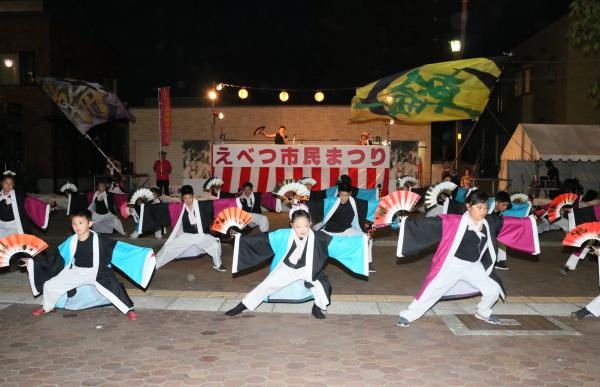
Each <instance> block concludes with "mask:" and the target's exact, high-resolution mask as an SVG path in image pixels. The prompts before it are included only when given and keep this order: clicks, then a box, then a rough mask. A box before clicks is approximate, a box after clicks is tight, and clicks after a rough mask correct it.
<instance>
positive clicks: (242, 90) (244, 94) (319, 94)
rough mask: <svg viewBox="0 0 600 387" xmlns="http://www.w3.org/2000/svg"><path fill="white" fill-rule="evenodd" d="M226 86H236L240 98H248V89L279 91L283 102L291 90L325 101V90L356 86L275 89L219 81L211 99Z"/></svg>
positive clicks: (209, 93) (348, 88)
mask: <svg viewBox="0 0 600 387" xmlns="http://www.w3.org/2000/svg"><path fill="white" fill-rule="evenodd" d="M226 87H230V88H236V89H239V90H238V93H237V94H238V97H239V98H240V99H246V98H248V97H249V96H250V92H249V91H248V90H267V91H279V100H280V101H281V102H287V101H288V100H289V99H290V94H289V92H291V91H295V92H314V93H315V94H314V99H315V101H317V102H323V101H324V100H325V93H324V92H323V91H327V90H330V91H333V90H355V88H354V87H346V88H335V89H274V88H269V87H250V86H242V85H232V84H228V83H219V84H217V85H216V86H215V88H214V89H213V90H210V91H209V92H208V97H209V99H211V100H214V99H215V98H216V91H221V90H223V89H224V88H226ZM215 90H216V91H215Z"/></svg>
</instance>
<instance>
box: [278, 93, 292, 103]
mask: <svg viewBox="0 0 600 387" xmlns="http://www.w3.org/2000/svg"><path fill="white" fill-rule="evenodd" d="M279 99H280V100H281V102H286V101H287V100H288V99H290V95H289V94H288V93H287V91H285V90H283V91H282V92H281V93H279Z"/></svg>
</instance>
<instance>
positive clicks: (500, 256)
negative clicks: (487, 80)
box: [496, 244, 506, 262]
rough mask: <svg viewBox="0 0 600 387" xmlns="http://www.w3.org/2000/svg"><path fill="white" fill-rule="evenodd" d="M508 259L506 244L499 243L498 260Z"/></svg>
mask: <svg viewBox="0 0 600 387" xmlns="http://www.w3.org/2000/svg"><path fill="white" fill-rule="evenodd" d="M502 261H506V246H504V245H500V244H498V256H497V257H496V262H502Z"/></svg>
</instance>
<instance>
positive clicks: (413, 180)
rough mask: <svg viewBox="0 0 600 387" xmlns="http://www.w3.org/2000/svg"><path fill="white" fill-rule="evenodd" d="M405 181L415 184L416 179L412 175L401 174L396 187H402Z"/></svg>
mask: <svg viewBox="0 0 600 387" xmlns="http://www.w3.org/2000/svg"><path fill="white" fill-rule="evenodd" d="M406 183H410V184H412V185H417V179H415V178H414V177H412V176H402V177H399V178H398V187H400V188H404V187H405V186H406Z"/></svg>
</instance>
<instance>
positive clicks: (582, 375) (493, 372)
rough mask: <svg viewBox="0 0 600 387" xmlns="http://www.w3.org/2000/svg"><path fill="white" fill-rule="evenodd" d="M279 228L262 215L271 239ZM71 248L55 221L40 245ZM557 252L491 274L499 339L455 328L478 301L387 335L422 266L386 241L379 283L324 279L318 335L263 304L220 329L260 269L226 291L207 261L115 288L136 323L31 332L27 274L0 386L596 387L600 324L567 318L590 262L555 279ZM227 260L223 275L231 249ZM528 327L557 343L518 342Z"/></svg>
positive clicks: (73, 321) (13, 305) (106, 315)
mask: <svg viewBox="0 0 600 387" xmlns="http://www.w3.org/2000/svg"><path fill="white" fill-rule="evenodd" d="M285 216H286V215H285V214H275V215H272V216H271V220H272V224H273V225H274V227H282V226H283V225H284V224H285V223H286V218H285ZM126 228H127V229H129V230H131V229H132V228H133V225H132V224H130V223H126ZM67 234H68V223H67V222H66V217H65V216H64V213H57V214H55V215H54V216H53V219H52V220H51V229H50V231H49V233H48V234H46V235H44V236H43V237H44V239H46V240H47V241H49V242H50V243H51V244H53V245H56V244H57V243H59V242H60V241H62V239H64V238H65V237H66V235H67ZM384 234H385V233H384ZM561 238H562V235H561V233H558V232H555V233H549V234H546V235H543V236H542V238H541V244H542V255H541V256H540V257H539V258H532V257H530V256H526V255H520V254H515V253H510V252H509V265H510V270H508V271H506V272H501V276H502V278H503V280H504V282H505V284H506V286H507V288H508V292H509V298H508V302H507V303H505V304H499V305H497V306H496V308H495V312H496V313H498V314H500V315H502V316H501V317H503V319H504V320H503V321H504V322H505V325H506V326H503V328H502V329H503V330H502V329H501V331H500V332H498V331H496V332H492V331H487V330H477V329H475V328H474V329H471V328H472V327H471V328H469V327H466V325H468V324H466V325H465V324H463V323H461V321H468V320H469V316H468V314H471V313H472V312H473V310H474V308H475V304H476V302H477V299H469V300H460V301H452V302H443V303H439V304H438V305H436V306H435V308H434V309H433V310H432V311H431V312H429V313H428V314H427V315H426V316H425V317H424V318H422V319H421V320H418V321H417V322H415V323H413V324H411V327H410V328H397V327H396V326H395V325H394V323H395V321H396V318H397V317H396V316H397V313H398V311H399V310H400V309H402V308H404V307H406V305H407V304H408V303H409V302H410V300H411V299H412V297H413V295H414V294H415V292H416V291H417V290H418V287H419V286H420V284H421V281H422V279H423V277H424V275H425V273H426V271H427V269H428V267H429V264H430V262H431V253H425V254H422V255H421V256H419V257H412V258H408V259H402V260H398V259H396V258H395V255H394V251H395V241H394V236H393V235H380V237H379V238H377V239H376V241H375V247H374V259H375V265H376V268H377V272H376V273H373V274H372V275H371V277H370V278H369V279H368V280H365V279H361V278H354V277H351V276H350V275H348V274H347V273H345V272H344V271H343V270H341V269H340V268H339V267H338V266H336V265H335V264H330V265H328V267H327V272H328V274H329V276H330V278H331V280H332V284H333V288H334V296H333V300H332V305H331V306H330V308H329V309H328V318H327V319H326V320H324V321H317V320H314V319H313V318H312V317H311V316H310V315H309V314H308V313H309V310H310V307H311V304H310V303H307V304H301V305H289V304H263V305H262V306H261V307H260V308H259V309H258V310H257V312H256V313H244V314H242V316H241V317H236V318H232V319H227V318H225V317H224V316H223V311H225V310H227V309H229V308H231V307H232V306H233V305H235V304H236V303H237V302H239V300H240V298H241V297H242V296H243V295H244V294H245V293H246V292H247V291H249V290H250V289H251V288H252V287H253V286H254V285H256V284H257V283H258V282H259V281H261V280H262V279H263V278H264V276H265V275H266V270H267V269H266V268H262V269H260V270H257V271H255V272H253V273H249V274H246V275H244V276H238V277H235V278H233V277H232V276H231V274H230V273H218V272H215V271H213V270H212V269H211V268H210V265H211V264H210V259H209V258H207V257H202V258H200V259H192V260H186V261H180V262H174V263H171V264H169V265H167V266H165V267H164V268H163V269H161V270H160V271H158V272H157V273H156V275H155V277H154V279H153V280H152V282H151V284H150V287H149V289H148V290H147V291H142V290H140V289H136V288H135V287H133V285H131V284H130V283H129V282H127V281H126V280H124V283H125V284H126V285H127V287H128V288H129V292H130V294H131V295H132V298H133V299H134V302H135V304H136V309H137V310H138V313H139V316H140V318H139V320H138V321H136V322H130V321H128V320H126V319H125V318H124V317H123V316H122V315H121V314H120V313H118V312H117V311H116V309H114V308H112V307H108V308H99V309H94V310H86V311H77V312H72V311H57V312H56V313H52V314H51V315H48V316H42V317H39V318H34V317H32V316H31V315H30V312H31V309H32V308H33V304H36V303H39V300H38V299H34V298H33V297H32V296H31V292H30V290H29V287H28V284H27V280H26V275H25V273H21V272H18V271H12V272H6V271H5V272H4V273H1V274H0V329H3V330H4V332H5V335H4V339H3V340H1V341H0V385H2V386H4V385H6V386H11V385H35V386H38V385H60V386H63V385H128V386H132V385H142V384H163V385H169V386H171V385H181V384H185V385H232V386H233V385H235V386H238V385H277V386H281V385H288V384H289V385H308V384H310V385H360V386H365V385H406V386H416V385H439V386H448V385H461V386H462V385H469V386H470V385H472V386H480V385H481V386H483V385H498V386H500V385H549V386H558V385H565V386H576V385H589V386H597V385H600V370H599V369H598V368H597V367H596V366H595V364H594V363H595V359H596V358H597V356H598V355H600V349H598V345H599V344H600V334H599V333H600V321H599V320H597V319H585V320H584V321H580V322H575V321H574V320H571V319H570V318H568V315H569V313H570V312H571V311H573V310H576V309H578V308H580V307H581V306H582V305H585V303H587V302H588V301H589V300H590V299H591V298H592V297H593V296H595V295H597V294H598V267H597V264H596V263H595V262H592V261H589V260H587V261H585V262H583V263H582V264H581V265H580V268H579V269H578V270H577V271H576V272H574V273H571V274H569V275H568V276H561V275H560V274H558V268H559V267H560V266H561V265H562V264H563V263H564V259H565V258H566V256H567V255H568V251H567V250H563V248H562V247H560V239H561ZM119 239H121V238H119ZM134 243H135V244H138V245H147V246H150V247H153V248H154V249H155V251H157V250H158V249H159V248H160V245H161V244H162V242H158V241H156V240H155V239H154V238H153V237H147V238H142V239H138V240H135V241H134ZM224 246H225V247H224V248H223V255H224V256H223V259H224V262H225V264H226V265H230V262H231V246H229V245H224ZM526 321H529V323H531V322H533V323H536V321H537V324H539V323H540V321H541V322H542V325H543V326H546V327H547V326H551V327H555V328H556V330H546V331H543V330H539V329H541V328H540V327H539V326H538V327H537V328H536V329H538V330H531V331H521V332H518V329H517V328H518V327H517V326H516V325H519V324H521V325H522V326H521V328H523V327H524V326H525V325H527V324H526V323H525V322H526ZM470 324H471V325H472V323H470ZM511 324H516V325H515V326H514V327H512V326H511ZM534 325H535V324H534ZM484 328H487V327H484ZM484 328H482V329H484ZM532 329H533V328H532ZM545 329H546V328H545ZM521 334H525V336H517V335H521ZM497 335H501V336H497ZM65 338H66V339H67V340H65Z"/></svg>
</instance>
